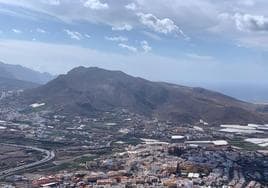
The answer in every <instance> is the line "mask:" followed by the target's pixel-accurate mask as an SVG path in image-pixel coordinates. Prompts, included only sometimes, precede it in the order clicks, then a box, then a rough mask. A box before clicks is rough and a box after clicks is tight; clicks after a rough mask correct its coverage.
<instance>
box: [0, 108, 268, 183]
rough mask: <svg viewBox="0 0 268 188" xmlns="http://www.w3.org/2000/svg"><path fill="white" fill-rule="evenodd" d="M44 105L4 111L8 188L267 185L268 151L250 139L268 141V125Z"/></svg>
mask: <svg viewBox="0 0 268 188" xmlns="http://www.w3.org/2000/svg"><path fill="white" fill-rule="evenodd" d="M45 105H46V104H41V103H40V104H39V103H35V104H32V105H30V106H29V107H27V108H26V109H24V111H23V112H22V111H20V110H17V109H15V108H11V107H9V108H3V109H2V110H1V121H0V135H1V137H0V139H1V143H5V144H6V145H2V146H3V147H1V152H3V153H6V155H7V156H2V157H3V158H2V159H7V158H8V159H9V160H2V161H1V164H2V165H1V172H2V173H1V174H0V177H1V183H0V185H1V186H11V187H12V186H17V187H64V186H65V187H66V186H67V187H68V186H69V187H79V186H80V187H87V186H88V187H102V186H119V187H121V186H123V185H126V187H135V186H136V187H137V186H138V187H139V185H143V186H144V185H146V186H152V187H163V186H166V187H183V185H184V186H185V187H193V186H212V187H218V186H226V187H228V186H229V187H234V186H235V187H263V186H265V185H267V182H268V179H267V177H268V152H267V151H268V150H267V146H266V145H265V144H263V145H260V144H262V143H260V142H257V143H256V141H255V143H254V142H252V140H247V139H252V138H255V137H258V138H261V137H263V138H266V137H267V135H268V132H267V128H268V126H267V125H257V124H249V125H218V126H215V125H213V126H211V125H210V124H209V123H207V122H205V121H204V120H200V121H199V122H196V123H195V124H192V125H190V124H179V123H173V122H170V121H160V120H158V119H156V118H153V119H150V118H148V117H145V116H141V115H138V114H135V113H131V112H129V111H128V110H126V109H121V110H119V109H118V110H115V111H110V112H108V111H107V112H104V113H101V114H96V115H95V116H94V117H82V116H75V117H71V116H69V117H67V116H63V115H59V114H55V113H54V112H53V111H47V110H44V109H43V107H44V106H45ZM25 111H26V112H25ZM228 128H229V129H228ZM226 129H227V130H226ZM234 129H237V131H235V130H234ZM230 130H231V131H230ZM239 130H251V131H247V132H245V131H244V132H243V131H242V132H241V131H239ZM252 130H255V131H252ZM257 130H258V131H257ZM265 141H266V140H265V139H263V142H264V143H265ZM24 145H28V146H29V145H30V146H31V148H25V147H23V146H24ZM7 151H9V153H7ZM22 152H24V154H23V153H22ZM25 152H26V153H25ZM50 152H53V153H50ZM20 155H21V156H20ZM18 160H20V163H18V162H17V161H18ZM37 169H38V171H35V173H34V174H33V173H31V172H33V171H34V170H37Z"/></svg>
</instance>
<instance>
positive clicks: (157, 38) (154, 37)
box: [142, 31, 162, 41]
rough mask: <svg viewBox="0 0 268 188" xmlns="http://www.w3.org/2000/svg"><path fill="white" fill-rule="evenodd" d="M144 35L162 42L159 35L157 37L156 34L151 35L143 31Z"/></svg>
mask: <svg viewBox="0 0 268 188" xmlns="http://www.w3.org/2000/svg"><path fill="white" fill-rule="evenodd" d="M142 33H143V34H144V35H146V36H147V37H150V38H151V39H154V40H158V41H160V40H162V39H161V37H160V36H158V35H156V34H154V33H151V32H148V31H142Z"/></svg>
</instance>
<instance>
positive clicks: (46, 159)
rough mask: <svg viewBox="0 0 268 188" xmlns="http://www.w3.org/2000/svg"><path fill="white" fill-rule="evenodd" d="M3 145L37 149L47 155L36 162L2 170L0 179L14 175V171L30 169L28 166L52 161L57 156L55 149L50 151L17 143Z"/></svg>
mask: <svg viewBox="0 0 268 188" xmlns="http://www.w3.org/2000/svg"><path fill="white" fill-rule="evenodd" d="M1 145H5V146H12V147H19V148H26V149H32V150H36V151H39V152H41V153H44V154H45V155H46V157H44V158H43V159H41V160H40V161H36V162H34V163H30V164H26V165H22V166H18V167H15V168H11V169H8V170H4V171H1V172H0V179H1V178H4V177H6V176H9V175H13V174H14V173H16V172H18V171H21V170H24V169H28V168H32V167H35V166H38V165H41V164H44V163H47V162H49V161H51V160H52V159H54V157H55V153H54V152H53V151H48V150H45V149H41V148H36V147H32V146H23V145H15V144H1Z"/></svg>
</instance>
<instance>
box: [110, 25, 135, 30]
mask: <svg viewBox="0 0 268 188" xmlns="http://www.w3.org/2000/svg"><path fill="white" fill-rule="evenodd" d="M132 29H133V27H132V26H131V25H129V24H123V25H118V26H113V27H112V30H113V31H131V30H132Z"/></svg>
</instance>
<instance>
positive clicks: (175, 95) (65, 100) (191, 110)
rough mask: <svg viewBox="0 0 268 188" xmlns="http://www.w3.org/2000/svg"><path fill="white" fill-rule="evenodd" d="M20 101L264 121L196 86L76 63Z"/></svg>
mask: <svg viewBox="0 0 268 188" xmlns="http://www.w3.org/2000/svg"><path fill="white" fill-rule="evenodd" d="M21 101H24V102H25V103H26V104H31V103H35V102H44V103H46V106H47V107H49V108H52V109H54V110H56V111H59V112H61V113H65V114H68V115H78V114H79V115H91V114H93V113H95V112H103V111H111V110H114V109H118V108H120V109H122V108H124V109H128V110H129V111H131V112H135V113H138V114H142V115H145V116H153V117H158V118H160V119H165V120H172V121H177V122H184V123H186V122H187V123H191V122H196V121H199V120H200V119H203V120H205V121H208V122H225V123H238V122H255V123H257V122H259V123H261V122H264V121H266V118H265V116H264V115H263V114H262V113H259V112H257V111H256V109H257V106H256V105H254V104H250V103H246V102H243V101H239V100H236V99H234V98H231V97H228V96H225V95H223V94H220V93H217V92H213V91H209V90H206V89H202V88H193V87H185V86H179V85H175V84H169V83H162V82H151V81H148V80H145V79H142V78H138V77H132V76H129V75H127V74H125V73H123V72H120V71H108V70H104V69H99V68H95V67H93V68H85V67H78V68H75V69H73V70H71V71H70V72H68V73H67V74H66V75H60V76H59V77H57V78H56V79H54V80H52V81H50V82H49V83H47V84H46V85H43V86H41V87H38V88H35V89H31V90H28V91H26V92H24V93H23V96H22V100H21Z"/></svg>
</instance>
